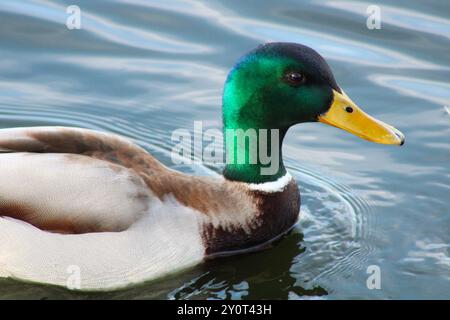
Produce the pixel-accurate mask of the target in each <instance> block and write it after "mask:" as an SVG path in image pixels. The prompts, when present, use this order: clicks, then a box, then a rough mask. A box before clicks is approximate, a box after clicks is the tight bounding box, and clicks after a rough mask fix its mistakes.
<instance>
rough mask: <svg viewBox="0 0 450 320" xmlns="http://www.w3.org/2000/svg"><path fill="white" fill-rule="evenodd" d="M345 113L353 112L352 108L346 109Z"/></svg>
mask: <svg viewBox="0 0 450 320" xmlns="http://www.w3.org/2000/svg"><path fill="white" fill-rule="evenodd" d="M345 111H347V112H348V113H352V112H353V108H352V107H346V108H345Z"/></svg>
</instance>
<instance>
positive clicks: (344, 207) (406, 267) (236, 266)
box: [0, 0, 450, 299]
mask: <svg viewBox="0 0 450 320" xmlns="http://www.w3.org/2000/svg"><path fill="white" fill-rule="evenodd" d="M67 5H69V3H68V2H67V1H58V0H54V1H21V2H18V1H10V0H7V1H2V2H1V3H0V24H1V28H0V39H1V42H0V54H1V56H2V59H1V61H0V127H2V128H6V127H15V126H34V125H66V126H78V127H86V128H90V129H96V130H105V131H110V132H115V133H119V134H122V135H124V136H127V137H129V138H132V139H134V140H136V142H138V143H139V144H140V145H142V146H143V147H144V148H146V149H147V150H148V151H150V152H151V153H152V154H154V155H155V156H156V157H157V158H158V159H160V160H161V161H162V162H163V163H165V164H166V165H168V166H170V167H172V168H173V169H177V170H181V171H183V172H187V173H192V174H199V175H215V174H218V173H220V171H221V169H222V167H221V166H208V167H205V166H201V165H196V166H185V165H184V166H183V165H178V166H177V165H174V164H172V162H171V158H170V150H171V147H172V146H173V144H174V143H173V142H171V141H170V136H171V133H172V131H173V130H175V129H178V128H186V129H188V130H192V127H193V122H194V121H199V120H201V121H203V123H204V124H205V126H208V127H209V128H217V129H220V128H221V111H220V103H221V90H222V85H223V82H224V79H225V77H226V74H227V72H228V69H229V68H230V67H231V65H232V64H233V63H234V61H235V60H237V59H238V58H239V57H240V56H241V55H242V54H243V53H245V52H246V51H248V50H250V49H252V48H253V47H255V46H256V45H258V44H259V43H261V42H266V41H292V42H300V43H303V44H306V45H309V46H311V47H313V48H315V49H316V50H318V51H319V52H320V53H321V54H323V55H324V56H325V57H326V59H327V60H328V61H329V63H330V65H331V67H332V69H333V71H334V73H335V76H336V78H337V80H338V82H339V84H340V85H341V87H342V88H344V89H345V91H346V92H347V93H348V94H349V95H350V96H351V97H352V98H353V100H355V101H356V102H357V103H358V104H360V105H361V106H363V107H364V109H366V110H367V111H368V112H369V113H371V114H373V115H375V116H376V117H377V118H380V119H382V120H386V121H387V122H388V123H392V124H394V125H395V126H396V127H398V128H399V129H400V130H401V131H403V132H404V133H405V135H406V145H405V146H404V147H402V148H387V147H384V146H379V145H374V144H370V143H368V142H365V141H362V140H359V139H358V138H355V137H353V136H351V135H349V134H347V133H345V132H341V131H338V130H336V129H334V128H331V127H326V126H323V125H321V124H304V125H301V126H298V127H295V128H293V129H291V130H290V131H289V133H288V136H287V138H286V141H285V145H284V150H283V152H284V155H285V158H286V165H287V167H288V169H289V171H290V172H291V174H292V175H293V176H294V177H295V178H296V180H297V182H298V184H299V186H300V190H301V195H302V207H301V219H300V222H299V223H298V225H297V226H296V228H295V229H294V230H293V231H292V232H291V233H290V234H289V235H287V236H286V237H284V238H283V239H282V240H280V241H278V242H277V243H276V244H274V245H273V247H272V248H270V249H269V250H265V251H263V252H258V253H253V254H246V255H239V256H234V257H228V258H221V259H217V260H214V261H208V262H207V263H205V264H203V265H199V266H197V267H194V268H192V269H190V270H186V271H183V272H181V273H178V274H175V275H172V276H170V277H168V278H167V279H161V280H157V281H154V282H149V283H145V284H142V285H140V286H137V287H134V288H129V289H126V290H121V291H117V292H109V293H73V292H69V291H67V290H64V289H61V288H55V287H48V286H41V285H33V284H24V283H21V282H18V281H14V280H0V298H15V297H24V298H42V299H47V298H50V299H51V298H73V299H79V298H115V299H119V298H138V299H155V298H156V299H206V298H209V299H229V298H232V299H260V298H262V299H264V298H276V299H311V298H312V299H342V298H448V288H449V287H450V262H449V259H450V247H449V243H450V238H449V237H450V236H449V235H450V212H449V200H448V194H449V191H450V172H449V166H448V163H449V160H450V144H449V142H450V141H449V140H448V137H449V136H450V116H449V115H448V113H447V112H446V111H445V110H446V109H445V106H447V107H449V106H450V90H449V89H450V87H449V69H450V61H449V59H450V56H449V55H448V48H449V40H450V39H449V38H450V33H449V32H450V20H449V12H450V10H449V8H450V7H449V4H448V3H446V1H427V2H426V3H425V2H420V1H407V2H406V1H399V2H396V4H395V5H392V4H388V3H387V4H384V3H383V2H379V3H378V5H380V7H381V13H382V28H381V29H380V30H368V29H367V28H366V17H367V14H366V8H367V6H368V5H369V3H366V2H361V1H304V2H301V3H299V1H294V0H283V1H276V2H275V1H256V0H251V1H245V2H243V1H234V0H232V1H219V0H213V1H191V0H179V1H140V0H121V1H115V2H109V3H108V5H105V4H104V3H102V2H94V1H79V6H80V8H81V10H82V22H81V23H82V29H81V30H68V29H67V28H66V27H65V21H66V18H67V14H66V13H65V8H66V7H67ZM370 265H378V266H379V267H380V269H381V274H382V289H381V290H369V289H368V288H367V287H366V279H367V277H368V274H367V273H366V270H367V267H368V266H370Z"/></svg>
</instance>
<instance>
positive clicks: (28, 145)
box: [0, 43, 404, 290]
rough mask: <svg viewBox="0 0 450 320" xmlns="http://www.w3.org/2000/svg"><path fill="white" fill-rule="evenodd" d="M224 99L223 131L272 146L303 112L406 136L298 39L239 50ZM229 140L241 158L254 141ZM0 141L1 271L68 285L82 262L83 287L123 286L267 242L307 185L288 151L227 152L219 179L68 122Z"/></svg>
mask: <svg viewBox="0 0 450 320" xmlns="http://www.w3.org/2000/svg"><path fill="white" fill-rule="evenodd" d="M222 109H223V124H224V129H225V130H231V131H237V130H239V129H241V130H244V129H250V128H253V129H255V130H258V131H257V132H261V130H260V129H267V130H276V131H277V132H279V135H278V137H277V141H275V142H279V143H278V144H275V145H276V148H273V150H269V151H270V152H278V154H281V144H282V141H283V138H284V136H285V134H286V133H287V131H288V129H289V128H290V127H291V126H293V125H295V124H298V123H303V122H316V121H317V122H322V123H326V124H328V125H332V126H335V127H338V128H341V129H344V130H346V131H349V132H351V133H353V134H355V135H357V136H359V137H361V138H364V139H366V140H369V141H373V142H377V143H382V144H392V145H402V144H403V142H404V137H403V135H402V134H401V133H400V132H399V131H398V130H396V129H395V128H393V127H391V126H389V125H387V124H385V123H383V122H381V121H378V120H375V119H374V118H372V117H370V116H369V115H367V114H366V113H364V112H363V111H362V110H361V109H360V108H358V107H357V106H356V104H355V103H354V102H352V100H350V98H349V97H348V96H347V95H346V94H345V93H344V91H343V90H342V89H341V88H340V87H339V86H338V85H337V83H336V81H335V79H334V76H333V74H332V72H331V70H330V67H329V66H328V64H327V63H326V61H325V60H324V59H323V58H322V57H321V56H320V55H319V54H318V53H317V52H316V51H314V50H313V49H311V48H309V47H307V46H304V45H300V44H296V43H268V44H265V45H261V46H259V47H257V48H256V49H254V50H253V51H251V52H249V53H248V54H246V55H245V56H244V57H243V58H241V59H240V60H239V61H238V63H237V64H236V65H235V66H234V67H233V69H232V70H231V72H230V73H229V75H228V77H227V80H226V83H225V86H224V94H223V108H222ZM227 137H228V135H227ZM257 138H258V139H260V138H261V136H260V134H259V133H258V134H257ZM233 139H234V138H233ZM225 145H226V151H227V152H228V153H233V154H235V155H236V156H240V155H241V156H243V157H244V158H245V159H248V158H249V157H248V155H249V154H250V153H251V151H252V148H253V147H254V146H251V145H250V143H234V144H233V143H228V142H227V143H226V144H225ZM230 145H231V147H229V146H230ZM270 146H272V147H273V144H271V143H269V149H270ZM0 150H1V152H2V153H1V154H0V177H1V181H2V183H1V184H0V216H1V217H0V275H1V276H2V277H11V278H15V279H21V280H24V281H31V282H37V283H45V284H51V285H59V286H67V283H68V279H69V278H70V276H71V275H73V274H72V273H71V270H78V272H79V285H78V287H76V288H75V289H79V290H111V289H118V288H123V287H125V286H129V285H132V284H136V283H141V282H143V281H147V280H152V279H156V278H160V277H162V276H164V275H167V274H168V273H173V272H175V271H177V270H181V269H185V268H187V267H190V266H193V265H195V264H198V263H201V262H202V261H204V260H205V259H208V258H213V257H217V256H221V255H228V254H234V253H242V252H248V251H252V250H258V249H261V248H263V247H265V246H266V245H267V244H269V243H271V241H273V240H274V239H277V238H279V237H280V236H282V235H284V234H286V233H287V232H288V231H289V230H291V228H292V227H293V226H294V225H295V223H296V222H297V220H298V218H299V210H300V194H299V190H298V187H297V184H296V181H295V180H294V179H293V178H292V176H291V175H290V174H289V173H288V172H287V170H286V168H285V167H284V165H283V161H282V159H280V163H279V165H278V166H277V167H276V170H274V171H273V172H272V173H270V174H267V173H264V168H267V166H268V165H267V163H263V161H261V159H257V161H256V162H254V163H250V162H249V161H244V162H243V163H242V162H240V163H236V162H235V161H234V162H233V161H230V162H228V161H227V164H226V167H225V170H224V172H223V177H220V178H214V177H197V176H190V175H187V174H184V173H181V172H176V171H174V170H171V169H169V168H167V167H166V166H164V165H163V164H161V163H160V162H158V161H157V160H156V159H155V158H154V157H152V156H151V155H150V154H149V153H147V152H146V151H145V150H144V149H143V148H141V147H139V146H138V145H136V144H135V143H133V142H132V141H129V140H127V139H126V138H123V137H120V136H117V135H114V134H110V133H102V132H97V131H92V130H87V129H81V128H69V127H29V128H12V129H2V130H0ZM74 266H75V269H74Z"/></svg>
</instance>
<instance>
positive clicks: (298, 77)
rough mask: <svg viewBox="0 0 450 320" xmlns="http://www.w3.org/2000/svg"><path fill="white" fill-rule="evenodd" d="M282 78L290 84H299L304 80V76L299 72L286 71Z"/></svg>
mask: <svg viewBox="0 0 450 320" xmlns="http://www.w3.org/2000/svg"><path fill="white" fill-rule="evenodd" d="M284 79H285V80H286V82H287V83H288V84H290V85H291V86H299V85H301V84H302V83H304V82H305V76H304V75H303V74H302V73H300V72H288V73H287V74H286V75H285V77H284Z"/></svg>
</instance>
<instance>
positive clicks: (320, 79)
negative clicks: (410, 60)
mask: <svg viewBox="0 0 450 320" xmlns="http://www.w3.org/2000/svg"><path fill="white" fill-rule="evenodd" d="M223 121H224V128H225V129H244V130H247V129H250V128H253V129H256V130H258V129H278V130H279V131H280V139H281V140H282V138H283V137H284V134H285V133H286V131H287V130H288V128H289V127H291V126H292V125H295V124H298V123H302V122H314V121H320V122H323V123H327V124H329V125H333V126H336V127H339V128H341V129H344V130H346V131H349V132H351V133H353V134H355V135H357V136H359V137H362V138H364V139H367V140H369V141H373V142H377V143H383V144H394V145H401V144H403V141H404V138H403V135H402V134H401V133H400V132H399V131H398V130H396V129H394V128H393V127H391V126H389V125H387V124H384V123H382V122H381V121H378V120H375V119H374V118H372V117H370V116H369V115H367V114H365V113H364V112H363V111H362V110H361V109H359V108H358V107H357V106H356V105H355V103H353V102H352V101H351V100H350V98H348V96H347V95H346V94H345V93H344V92H343V91H342V89H341V88H340V87H339V86H338V84H337V83H336V80H335V79H334V76H333V74H332V72H331V69H330V67H329V66H328V64H327V63H326V61H325V60H324V59H323V58H322V57H321V56H320V55H319V54H318V53H317V52H316V51H314V50H313V49H311V48H309V47H306V46H303V45H300V44H296V43H268V44H265V45H262V46H259V47H258V48H256V49H255V50H253V51H251V52H250V53H248V54H247V55H245V56H244V57H243V58H241V60H240V61H239V62H238V63H237V64H236V65H235V66H234V68H233V69H232V70H231V72H230V73H229V75H228V78H227V81H226V84H225V88H224V95H223ZM281 140H280V142H281ZM241 147H242V146H241ZM227 148H228V147H227ZM233 148H234V149H235V150H234V152H237V153H239V152H243V151H242V150H241V151H240V150H239V146H234V147H233ZM244 149H245V148H244ZM227 151H228V152H230V150H229V149H227ZM247 152H248V150H247ZM243 168H244V167H243V166H240V167H239V166H235V165H228V166H227V170H226V173H228V177H229V178H231V179H235V180H252V181H254V180H255V177H254V176H252V178H251V179H248V177H247V176H246V175H248V172H249V170H250V171H251V169H249V167H247V168H245V170H243ZM239 169H241V170H239ZM280 170H281V171H280V172H279V173H278V176H279V175H281V174H283V172H284V167H282V168H281V169H280ZM238 171H247V173H246V174H244V176H239V174H238ZM241 175H242V174H241ZM265 180H266V179H262V180H260V181H265Z"/></svg>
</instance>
